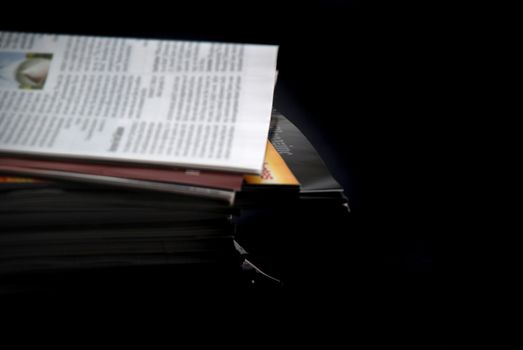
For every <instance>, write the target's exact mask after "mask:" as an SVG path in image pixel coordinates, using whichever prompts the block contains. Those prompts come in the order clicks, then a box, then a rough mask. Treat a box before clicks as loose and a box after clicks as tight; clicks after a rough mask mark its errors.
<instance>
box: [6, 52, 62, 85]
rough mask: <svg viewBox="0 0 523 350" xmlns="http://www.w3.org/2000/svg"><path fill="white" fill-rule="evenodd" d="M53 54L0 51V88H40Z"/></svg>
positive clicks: (45, 77) (47, 72) (43, 83)
mask: <svg viewBox="0 0 523 350" xmlns="http://www.w3.org/2000/svg"><path fill="white" fill-rule="evenodd" d="M52 58H53V54H50V53H37V52H12V51H0V89H5V88H8V89H23V90H41V89H43V88H44V85H45V81H46V79H47V75H48V74H49V67H50V66H51V60H52Z"/></svg>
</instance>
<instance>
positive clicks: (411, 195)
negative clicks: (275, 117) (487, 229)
mask: <svg viewBox="0 0 523 350" xmlns="http://www.w3.org/2000/svg"><path fill="white" fill-rule="evenodd" d="M59 7H61V8H62V9H64V10H65V11H61V12H63V14H58V13H53V11H58V10H57V9H56V8H53V9H51V8H49V7H48V8H45V9H44V8H42V12H41V13H38V14H35V13H31V12H29V13H28V14H25V15H24V16H25V17H24V16H21V15H20V16H16V17H15V16H13V17H10V16H6V15H2V22H1V23H0V29H9V30H22V31H38V32H42V31H43V32H58V33H73V34H91V35H108V36H128V37H146V38H169V39H189V40H216V41H228V42H231V41H232V42H249V43H267V44H278V45H279V46H280V51H279V60H278V69H279V76H278V85H277V88H276V94H275V103H274V104H275V107H276V108H278V109H279V110H280V111H281V112H282V113H283V114H284V115H285V116H287V117H288V118H289V119H290V120H291V121H293V122H294V123H295V124H296V125H298V126H299V127H300V129H302V131H303V132H304V133H305V134H306V135H307V136H308V137H309V139H310V140H311V142H312V143H313V144H314V145H315V146H316V147H317V149H318V151H319V152H320V153H321V155H322V157H323V158H324V160H325V161H326V163H327V165H328V166H329V168H330V169H331V170H332V171H333V173H334V175H335V177H336V178H337V179H338V180H339V182H340V183H341V184H342V185H343V187H344V188H345V190H346V193H347V196H348V197H349V201H350V205H351V208H352V218H351V221H350V223H349V224H348V225H347V226H346V227H340V230H343V231H344V232H345V235H343V236H340V238H339V241H336V242H332V250H331V251H330V252H322V253H319V255H318V256H317V259H319V260H328V259H329V254H335V255H336V256H338V257H340V256H341V257H343V258H342V259H340V258H338V259H336V261H337V262H338V263H340V262H342V263H341V265H339V266H337V267H336V268H335V269H334V271H335V273H336V274H337V276H338V280H337V281H336V282H335V283H334V284H332V285H329V286H328V287H329V288H331V287H332V289H329V288H322V286H313V287H311V286H310V285H308V284H307V285H306V286H305V283H304V286H303V287H304V288H303V289H302V290H301V291H292V292H293V293H294V294H293V296H294V295H295V296H306V297H308V298H309V302H308V304H307V305H309V306H308V308H312V309H316V311H318V310H324V311H325V312H326V311H329V310H330V311H333V310H334V311H336V312H338V313H341V314H343V315H345V316H346V317H348V319H347V320H351V321H352V322H354V323H355V324H357V325H359V326H358V327H359V328H358V329H365V330H367V331H369V334H373V330H374V327H377V328H376V332H377V334H378V335H379V337H382V336H383V337H384V336H385V335H384V334H385V333H383V330H387V329H389V328H390V329H391V330H392V329H394V330H397V328H402V327H403V328H402V329H401V331H400V332H399V333H395V331H394V332H391V333H395V335H393V337H399V338H400V339H402V340H408V339H412V338H416V334H417V335H418V336H419V335H420V334H421V335H422V337H424V340H423V344H425V345H426V344H437V343H439V342H440V340H441V339H439V338H438V337H437V335H434V333H433V331H434V329H432V328H431V326H430V325H429V324H428V323H426V321H427V320H430V319H433V315H434V311H435V310H436V309H437V308H438V307H439V304H438V302H439V301H438V300H439V297H438V294H439V290H438V288H439V286H438V284H437V276H438V269H437V268H436V266H437V259H436V257H435V254H434V252H435V244H436V243H435V237H436V236H438V235H440V234H442V232H443V228H442V224H441V222H442V221H441V220H439V218H438V217H437V215H436V216H435V215H434V213H435V212H440V211H441V205H442V203H444V201H445V198H442V196H443V195H442V193H441V192H440V190H441V186H442V185H439V184H438V181H435V180H436V179H437V178H438V176H439V172H440V171H441V170H439V169H438V168H436V167H434V166H433V165H432V164H431V161H432V160H433V159H434V153H435V146H434V145H435V143H434V144H433V143H432V141H434V140H437V139H438V135H439V128H440V126H439V125H441V122H440V121H439V119H438V118H439V117H440V115H439V111H438V104H437V103H435V102H434V100H431V99H429V97H430V96H431V95H433V94H434V92H435V89H436V87H435V84H432V83H431V82H433V81H434V80H436V79H437V78H436V77H437V76H438V74H439V70H440V69H441V68H440V65H439V64H438V63H439V62H441V61H444V60H445V57H442V56H441V53H440V52H439V51H438V49H437V48H438V45H439V44H440V43H439V42H438V40H437V37H438V30H439V28H441V25H440V23H439V22H438V21H437V20H435V18H434V16H433V15H431V12H430V11H431V10H430V9H428V10H427V9H426V8H425V9H419V10H420V11H419V12H415V14H413V12H412V10H413V9H412V8H410V10H409V11H408V12H407V11H405V10H404V9H402V8H401V7H400V6H399V5H398V4H389V5H387V6H380V5H377V4H372V3H370V2H365V1H349V0H345V1H344V0H329V1H305V2H295V3H293V2H283V1H273V0H269V1H256V2H247V1H245V2H213V1H198V2H194V3H180V2H173V3H172V4H170V5H168V4H167V3H163V2H159V1H144V2H140V3H136V4H127V5H121V6H112V7H109V6H108V5H107V4H103V3H94V2H90V3H86V2H82V3H68V4H64V5H60V6H59ZM6 13H7V12H6ZM429 174H430V175H429ZM328 224H329V223H326V225H327V226H328ZM275 225H277V223H275ZM296 229H297V230H299V229H305V228H303V227H299V225H298V226H297V228H296ZM320 239H321V238H320ZM324 264H325V263H324ZM325 265H327V264H325ZM317 291H320V292H319V294H316V292H317ZM320 296H322V297H325V296H328V297H327V298H322V297H320ZM319 300H321V301H319ZM404 318H407V319H408V320H409V321H408V322H407V323H398V320H399V319H404ZM398 324H401V326H398ZM378 329H379V331H378ZM387 334H388V333H387ZM389 335H390V334H389ZM374 336H376V334H374ZM360 337H361V338H363V336H361V335H360ZM371 337H372V336H371ZM360 340H362V339H360ZM382 340H383V339H382ZM384 342H385V343H387V341H384Z"/></svg>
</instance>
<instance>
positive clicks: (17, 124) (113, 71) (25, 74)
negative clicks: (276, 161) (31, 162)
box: [0, 32, 278, 173]
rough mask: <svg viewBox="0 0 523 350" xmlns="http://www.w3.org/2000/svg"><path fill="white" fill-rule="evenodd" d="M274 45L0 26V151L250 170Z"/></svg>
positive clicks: (257, 153) (266, 115)
mask: <svg viewBox="0 0 523 350" xmlns="http://www.w3.org/2000/svg"><path fill="white" fill-rule="evenodd" d="M277 51H278V48H277V46H269V45H244V44H226V43H207V42H189V41H166V40H144V39H123V38H103V37H86V36H67V35H47V34H34V33H13V32H0V152H2V153H8V154H29V155H48V156H56V157H72V158H78V159H98V160H112V161H128V162H139V163H149V164H164V165H173V166H185V167H200V168H212V169H223V170H230V171H238V172H251V173H260V171H261V169H262V164H263V160H264V154H265V147H266V143H267V134H268V129H269V123H270V116H271V110H272V99H273V93H274V82H275V79H276V60H277Z"/></svg>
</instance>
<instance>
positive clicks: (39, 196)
mask: <svg viewBox="0 0 523 350" xmlns="http://www.w3.org/2000/svg"><path fill="white" fill-rule="evenodd" d="M276 56H277V47H275V46H268V45H242V44H225V43H219V44H216V43H201V42H183V41H163V40H143V39H140V40H138V39H118V38H99V37H83V36H66V35H43V34H36V33H11V32H0V232H1V233H0V292H1V293H8V294H9V293H24V292H30V293H31V292H34V291H47V290H51V291H55V290H66V291H67V292H71V291H75V292H78V291H80V292H81V293H85V292H86V291H89V293H95V292H101V293H103V294H104V293H107V292H108V291H120V290H125V291H129V290H141V291H145V290H147V291H148V290H153V291H154V293H157V292H158V291H164V292H165V293H169V292H170V291H173V290H179V289H180V288H181V286H185V287H187V286H193V287H194V286H199V287H201V286H202V285H204V286H213V288H216V286H222V287H224V288H227V287H229V286H232V287H233V288H236V287H238V286H239V285H241V286H244V285H247V286H251V285H252V284H253V283H254V281H262V284H263V283H268V284H269V285H271V286H281V283H282V279H285V278H286V276H287V275H286V272H285V268H283V269H282V268H279V267H281V266H285V264H283V265H282V259H280V258H278V256H279V255H281V254H280V253H279V252H275V251H274V249H269V248H271V245H272V242H273V239H274V237H271V236H270V235H266V236H265V237H264V236H263V234H259V233H260V232H262V231H260V230H261V229H263V227H264V225H265V226H266V225H267V223H268V221H266V220H264V219H263V218H264V217H266V216H267V215H272V216H273V217H275V218H276V220H284V219H285V220H287V221H288V220H291V221H292V220H293V215H295V214H297V213H300V215H304V214H305V215H307V213H308V212H312V211H313V210H314V211H315V212H316V215H318V209H319V208H321V210H320V211H319V212H320V215H323V214H325V215H327V214H328V215H332V213H335V212H336V213H338V212H343V213H346V212H347V209H348V207H347V201H346V199H345V197H344V196H343V190H342V188H341V187H340V186H339V184H338V183H337V182H336V181H335V180H334V179H333V178H332V176H331V175H330V173H329V171H328V170H327V168H326V167H325V165H324V164H323V162H322V161H321V159H320V157H319V156H318V154H317V153H316V152H315V150H314V148H313V147H312V145H311V144H310V143H309V142H308V141H307V140H306V138H305V137H304V136H303V135H302V134H301V132H300V131H299V130H298V129H297V128H296V127H295V126H294V125H293V124H291V123H290V122H289V121H288V120H287V119H286V118H285V117H284V116H282V115H281V114H280V113H278V112H277V111H273V110H272V99H273V92H274V84H275V81H276ZM285 208H286V209H285ZM284 209H285V211H284ZM289 209H291V210H289ZM284 212H285V213H287V214H290V215H287V214H286V215H287V216H286V217H284V216H283V215H282V214H283V213H284ZM289 238H290V237H289ZM282 249H283V248H282ZM271 257H272V258H271ZM265 270H268V271H269V273H267V272H266V271H265ZM244 282H245V283H244ZM102 286H103V287H102ZM122 288H123V289H122Z"/></svg>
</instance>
